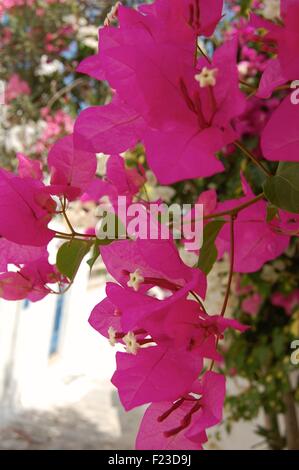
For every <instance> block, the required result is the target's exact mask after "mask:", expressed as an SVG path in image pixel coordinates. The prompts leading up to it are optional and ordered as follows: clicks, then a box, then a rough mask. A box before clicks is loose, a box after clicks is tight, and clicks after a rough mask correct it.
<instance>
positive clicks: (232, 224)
mask: <svg viewBox="0 0 299 470" xmlns="http://www.w3.org/2000/svg"><path fill="white" fill-rule="evenodd" d="M235 219H236V215H235V214H232V215H231V216H230V266H229V275H228V281H227V287H226V292H225V297H224V301H223V305H222V309H221V313H220V316H221V317H224V315H225V312H226V308H227V304H228V300H229V295H230V291H231V285H232V280H233V274H234V261H235ZM218 343H219V336H218V337H217V340H216V349H217V347H218ZM214 364H215V361H214V360H213V361H212V362H211V365H210V369H209V370H210V371H211V370H213V367H214Z"/></svg>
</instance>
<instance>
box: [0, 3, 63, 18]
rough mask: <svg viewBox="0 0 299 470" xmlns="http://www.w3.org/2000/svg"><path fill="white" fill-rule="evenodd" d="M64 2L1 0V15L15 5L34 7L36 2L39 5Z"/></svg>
mask: <svg viewBox="0 0 299 470" xmlns="http://www.w3.org/2000/svg"><path fill="white" fill-rule="evenodd" d="M63 2H64V0H43V2H40V1H39V0H1V5H0V16H1V15H3V14H4V13H5V12H7V11H9V10H11V9H12V8H15V7H24V6H25V7H32V6H34V5H36V4H41V5H38V6H42V3H44V4H51V3H63Z"/></svg>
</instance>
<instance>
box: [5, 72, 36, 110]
mask: <svg viewBox="0 0 299 470" xmlns="http://www.w3.org/2000/svg"><path fill="white" fill-rule="evenodd" d="M30 93H31V90H30V87H29V85H28V83H27V82H25V80H22V79H21V77H20V76H19V75H18V74H16V73H15V74H13V75H12V76H11V77H10V79H9V80H8V82H7V85H6V88H5V102H6V103H9V102H10V101H12V100H15V99H16V98H18V97H19V96H21V95H30Z"/></svg>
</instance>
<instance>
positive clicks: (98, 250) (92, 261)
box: [87, 240, 110, 270]
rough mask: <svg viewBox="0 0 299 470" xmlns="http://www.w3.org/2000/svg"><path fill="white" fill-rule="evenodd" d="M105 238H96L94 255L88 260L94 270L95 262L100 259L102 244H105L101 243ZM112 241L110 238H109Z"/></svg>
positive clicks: (93, 249)
mask: <svg viewBox="0 0 299 470" xmlns="http://www.w3.org/2000/svg"><path fill="white" fill-rule="evenodd" d="M102 241H103V240H96V241H95V242H94V244H93V248H92V256H91V258H90V259H89V260H88V261H87V264H88V266H89V267H90V270H92V268H93V265H94V263H95V262H96V260H97V259H98V257H99V256H100V245H103V243H101V242H102ZM109 241H110V240H109Z"/></svg>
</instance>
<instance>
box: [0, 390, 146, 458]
mask: <svg viewBox="0 0 299 470" xmlns="http://www.w3.org/2000/svg"><path fill="white" fill-rule="evenodd" d="M112 394H113V395H112V405H113V408H114V409H115V410H116V414H117V417H118V420H119V424H120V433H117V435H116V436H115V437H114V436H113V435H112V434H111V433H106V432H103V431H101V430H100V427H101V426H100V427H98V426H97V424H96V423H95V422H94V421H91V420H90V419H88V418H87V417H86V416H83V415H82V414H81V413H79V412H78V411H76V410H75V409H74V408H73V407H66V408H60V409H56V410H54V411H51V412H43V411H37V410H29V411H26V412H24V413H22V414H20V415H19V416H17V417H15V419H14V420H13V421H12V422H10V424H9V425H7V426H5V427H4V428H2V429H0V450H56V449H57V450H131V449H134V442H135V437H136V432H137V429H138V425H139V422H140V419H141V410H140V409H138V410H133V411H131V412H130V413H126V412H125V411H124V410H123V409H122V406H121V404H120V402H119V399H118V396H117V393H116V392H112ZM84 400H87V401H89V404H90V400H92V401H94V400H95V397H94V396H91V397H88V396H86V397H84ZM98 400H101V396H100V394H99V395H98ZM78 405H79V406H81V404H80V403H78ZM110 413H111V410H110ZM105 419H107V420H109V410H107V413H106V417H105ZM100 424H101V423H99V425H100Z"/></svg>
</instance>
